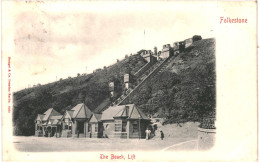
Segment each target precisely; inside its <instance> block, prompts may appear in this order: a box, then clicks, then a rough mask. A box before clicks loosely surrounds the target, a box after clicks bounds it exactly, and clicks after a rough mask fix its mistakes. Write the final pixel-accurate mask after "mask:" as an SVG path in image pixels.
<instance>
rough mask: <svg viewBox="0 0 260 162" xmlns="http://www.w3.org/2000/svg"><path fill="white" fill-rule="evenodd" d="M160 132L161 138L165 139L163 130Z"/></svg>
mask: <svg viewBox="0 0 260 162" xmlns="http://www.w3.org/2000/svg"><path fill="white" fill-rule="evenodd" d="M160 132H161V140H163V138H164V134H163V131H160Z"/></svg>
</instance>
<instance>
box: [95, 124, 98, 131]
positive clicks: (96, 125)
mask: <svg viewBox="0 0 260 162" xmlns="http://www.w3.org/2000/svg"><path fill="white" fill-rule="evenodd" d="M95 132H98V124H95Z"/></svg>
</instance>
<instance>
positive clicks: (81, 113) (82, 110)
mask: <svg viewBox="0 0 260 162" xmlns="http://www.w3.org/2000/svg"><path fill="white" fill-rule="evenodd" d="M71 110H74V111H73V114H72V118H81V119H82V118H90V117H91V115H92V112H91V111H90V109H89V108H88V107H87V106H86V105H85V104H84V103H81V104H78V105H76V106H75V107H74V108H72V109H71Z"/></svg>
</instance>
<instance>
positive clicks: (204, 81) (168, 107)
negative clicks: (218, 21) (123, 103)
mask: <svg viewBox="0 0 260 162" xmlns="http://www.w3.org/2000/svg"><path fill="white" fill-rule="evenodd" d="M215 83H216V72H215V40H214V39H203V40H200V41H197V42H194V43H193V44H192V46H190V47H188V48H186V49H185V51H184V52H183V53H180V54H179V55H178V56H177V57H176V58H175V59H174V60H173V61H172V62H171V63H170V64H168V66H167V68H166V69H165V70H164V71H163V72H162V73H160V74H159V75H157V76H156V77H154V78H153V79H151V81H150V82H148V83H146V84H145V85H144V86H143V87H142V88H141V89H140V90H139V93H136V95H135V96H134V97H133V98H132V102H133V103H135V104H137V105H138V106H139V107H141V108H142V110H143V111H144V112H145V113H147V114H151V115H153V116H157V117H166V118H167V122H168V123H175V122H184V121H198V119H201V118H202V117H204V116H209V115H210V116H212V115H213V116H214V113H215V107H216V85H215Z"/></svg>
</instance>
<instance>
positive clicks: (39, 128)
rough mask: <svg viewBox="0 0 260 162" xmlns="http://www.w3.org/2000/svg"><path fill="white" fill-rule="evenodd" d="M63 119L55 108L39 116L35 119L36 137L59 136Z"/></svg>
mask: <svg viewBox="0 0 260 162" xmlns="http://www.w3.org/2000/svg"><path fill="white" fill-rule="evenodd" d="M61 118H62V115H61V114H60V113H58V112H57V111H56V110H54V109H53V108H49V109H48V110H47V111H46V112H44V113H43V114H38V115H37V117H36V119H35V136H38V137H41V136H46V137H52V136H54V135H55V136H59V135H60V125H61V122H60V121H61Z"/></svg>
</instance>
